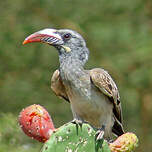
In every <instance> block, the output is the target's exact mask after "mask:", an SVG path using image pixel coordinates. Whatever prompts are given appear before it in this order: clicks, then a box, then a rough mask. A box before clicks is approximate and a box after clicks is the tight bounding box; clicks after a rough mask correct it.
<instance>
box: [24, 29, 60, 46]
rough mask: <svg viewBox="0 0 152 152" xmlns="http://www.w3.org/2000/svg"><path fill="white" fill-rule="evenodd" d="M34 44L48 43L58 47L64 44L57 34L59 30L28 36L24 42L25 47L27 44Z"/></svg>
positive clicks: (43, 31) (47, 30) (44, 31)
mask: <svg viewBox="0 0 152 152" xmlns="http://www.w3.org/2000/svg"><path fill="white" fill-rule="evenodd" d="M33 42H42V43H48V44H51V45H58V44H62V38H61V36H60V35H59V34H58V33H57V30H55V29H44V30H41V31H38V32H36V33H34V34H31V35H30V36H28V37H27V38H26V39H25V40H24V41H23V45H24V44H27V43H33Z"/></svg>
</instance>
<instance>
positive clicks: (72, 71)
mask: <svg viewBox="0 0 152 152" xmlns="http://www.w3.org/2000/svg"><path fill="white" fill-rule="evenodd" d="M88 56H89V51H88V49H87V48H86V50H79V51H78V50H77V51H73V50H72V52H69V53H65V54H64V53H62V54H60V55H59V61H60V75H61V78H62V79H70V78H72V79H74V78H76V77H79V75H81V73H83V71H84V65H85V63H86V62H87V60H88Z"/></svg>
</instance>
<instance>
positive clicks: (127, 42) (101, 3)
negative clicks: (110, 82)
mask: <svg viewBox="0 0 152 152" xmlns="http://www.w3.org/2000/svg"><path fill="white" fill-rule="evenodd" d="M151 8H152V2H151V1H150V0H147V1H143V0H134V1H132V0H127V1H122V0H116V1H113V0H109V1H107V0H96V1H92V0H83V1H82V0H75V1H74V0H62V1H61V0H30V1H27V0H13V1H10V0H5V1H1V2H0V10H1V15H0V29H1V31H0V33H1V35H0V46H1V47H0V104H1V112H3V113H6V115H7V114H8V113H12V114H11V115H12V118H10V119H12V121H13V120H15V116H16V115H18V113H19V112H20V110H21V109H22V108H23V107H26V106H28V105H30V104H34V103H38V104H41V105H44V106H45V107H47V109H48V110H49V111H50V113H51V114H52V115H53V116H54V117H53V118H54V121H55V124H56V125H57V126H61V125H62V124H64V123H65V122H68V121H70V120H71V119H72V114H71V110H70V106H69V104H68V103H66V102H62V101H61V99H58V98H57V97H56V96H55V95H54V94H53V93H52V91H51V89H50V77H51V75H52V73H53V71H54V70H55V69H57V68H58V65H59V63H58V57H57V52H56V51H55V49H54V48H51V47H50V46H47V45H42V44H33V45H29V46H28V45H27V46H26V47H23V46H22V41H23V40H24V38H25V37H26V36H28V35H29V34H31V33H33V32H35V31H38V30H40V29H43V28H45V27H54V28H71V29H74V30H76V31H79V32H80V33H81V34H82V35H83V36H84V37H85V39H86V40H87V46H88V48H89V49H90V60H89V62H88V64H87V66H86V67H87V68H89V69H90V68H93V67H103V68H104V69H106V70H107V71H109V73H110V74H111V75H112V77H113V78H114V79H115V81H116V83H117V85H118V88H119V90H120V95H121V101H122V107H123V115H124V126H125V128H126V130H127V131H132V132H135V133H136V134H137V135H138V136H139V137H140V139H141V144H140V147H139V149H138V152H141V151H147V152H148V151H151V149H152V144H151V140H152V135H151V129H152V122H151V117H152V102H151V100H152V95H151V91H152V76H151V75H152V68H151V67H152V62H151V61H152V55H151V50H152V45H151V41H152V28H151V18H152V9H151ZM10 121H11V120H7V119H6V120H5V122H3V123H1V122H0V128H2V127H1V125H2V124H3V125H4V126H5V127H6V126H7V124H9V123H10ZM16 127H18V126H17V124H16V125H15V124H14V128H16ZM4 132H6V133H7V130H5V129H4V130H3V133H4ZM19 134H20V133H19ZM8 135H9V136H12V135H10V133H9V134H8ZM2 137H5V136H2ZM9 138H10V137H9ZM2 140H3V142H0V148H2V147H3V151H9V150H8V149H9V146H8V142H9V139H8V138H6V137H5V139H2ZM19 143H20V142H19ZM38 144H39V143H38ZM38 144H37V146H38V147H39V145H38ZM17 145H18V143H16V142H15V143H14V144H13V145H12V146H10V149H12V150H13V149H14V152H15V148H16V151H20V150H18V149H17V147H18V146H17ZM19 146H21V145H19Z"/></svg>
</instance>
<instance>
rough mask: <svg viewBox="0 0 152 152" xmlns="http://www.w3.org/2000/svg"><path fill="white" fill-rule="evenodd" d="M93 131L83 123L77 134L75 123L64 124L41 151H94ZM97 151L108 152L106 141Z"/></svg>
mask: <svg viewBox="0 0 152 152" xmlns="http://www.w3.org/2000/svg"><path fill="white" fill-rule="evenodd" d="M95 133H96V131H95V130H94V129H93V128H92V127H90V125H88V124H83V126H82V130H81V128H80V127H79V130H78V134H77V132H76V125H75V124H73V123H68V124H65V125H63V126H62V127H60V128H58V130H57V131H56V132H55V133H53V134H52V135H51V137H50V139H49V140H48V141H47V142H46V143H45V144H44V146H43V148H42V151H41V152H95ZM98 152H110V149H109V146H108V143H107V142H106V141H104V142H103V145H102V149H99V150H98Z"/></svg>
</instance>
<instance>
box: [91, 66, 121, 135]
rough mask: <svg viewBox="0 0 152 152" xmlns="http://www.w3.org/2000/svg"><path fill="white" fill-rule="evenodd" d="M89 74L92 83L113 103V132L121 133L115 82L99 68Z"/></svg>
mask: <svg viewBox="0 0 152 152" xmlns="http://www.w3.org/2000/svg"><path fill="white" fill-rule="evenodd" d="M90 76H91V80H92V82H93V84H94V85H95V86H96V87H97V88H99V90H100V91H101V92H102V93H104V94H105V95H106V96H107V97H108V98H109V100H110V101H111V102H112V103H113V105H114V108H113V113H114V119H115V123H114V126H113V132H114V133H115V134H117V135H121V134H123V133H124V131H123V127H122V124H121V123H122V112H121V103H120V96H119V92H118V89H117V86H116V84H115V82H114V81H113V80H112V78H111V76H110V75H109V74H108V72H107V71H105V70H103V69H100V68H95V69H92V70H90Z"/></svg>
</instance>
